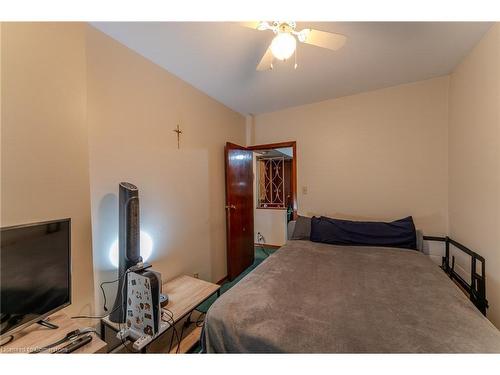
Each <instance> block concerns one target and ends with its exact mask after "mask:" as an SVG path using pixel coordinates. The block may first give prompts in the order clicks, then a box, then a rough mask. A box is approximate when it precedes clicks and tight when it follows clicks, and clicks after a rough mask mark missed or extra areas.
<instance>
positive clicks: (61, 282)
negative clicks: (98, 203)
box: [0, 219, 71, 336]
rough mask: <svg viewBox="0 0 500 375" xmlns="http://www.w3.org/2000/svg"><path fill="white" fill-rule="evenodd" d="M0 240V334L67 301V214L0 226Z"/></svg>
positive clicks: (33, 320)
mask: <svg viewBox="0 0 500 375" xmlns="http://www.w3.org/2000/svg"><path fill="white" fill-rule="evenodd" d="M0 243H1V245H0V272H1V274H0V294H1V298H0V335H1V336H4V335H11V334H13V333H14V332H16V331H19V330H21V329H23V328H25V327H26V326H28V325H30V324H33V323H36V322H41V321H43V319H44V318H46V317H47V316H49V315H50V314H52V313H54V312H56V311H57V310H60V309H62V308H63V307H66V306H68V305H69V304H70V303H71V219H63V220H54V221H47V222H43V223H35V224H27V225H18V226H13V227H6V228H2V229H1V233H0Z"/></svg>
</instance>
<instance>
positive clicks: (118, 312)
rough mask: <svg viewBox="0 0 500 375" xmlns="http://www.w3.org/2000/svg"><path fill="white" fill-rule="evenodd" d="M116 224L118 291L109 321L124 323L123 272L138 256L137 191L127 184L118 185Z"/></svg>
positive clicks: (125, 299)
mask: <svg viewBox="0 0 500 375" xmlns="http://www.w3.org/2000/svg"><path fill="white" fill-rule="evenodd" d="M119 199H120V201H119V203H118V204H119V218H118V220H119V223H118V249H119V250H118V278H119V279H120V280H119V282H118V290H117V294H116V300H115V304H114V306H113V309H112V310H111V311H112V312H111V314H110V316H109V319H110V320H111V321H112V322H115V323H124V322H125V315H126V311H127V288H126V286H127V277H126V276H125V272H126V271H127V270H128V269H129V268H130V267H132V266H135V265H136V264H137V263H138V262H140V261H142V259H141V256H140V230H139V190H138V189H137V187H136V186H135V185H133V184H131V183H128V182H121V183H120V197H119ZM124 283H125V285H123V284H124Z"/></svg>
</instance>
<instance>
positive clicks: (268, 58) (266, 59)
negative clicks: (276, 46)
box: [257, 46, 273, 72]
mask: <svg viewBox="0 0 500 375" xmlns="http://www.w3.org/2000/svg"><path fill="white" fill-rule="evenodd" d="M272 68H273V53H272V52H271V46H269V47H267V50H266V53H264V56H262V59H261V60H260V63H259V65H257V71H259V72H262V71H264V70H269V69H272Z"/></svg>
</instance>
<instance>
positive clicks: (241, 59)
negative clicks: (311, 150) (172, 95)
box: [92, 22, 492, 114]
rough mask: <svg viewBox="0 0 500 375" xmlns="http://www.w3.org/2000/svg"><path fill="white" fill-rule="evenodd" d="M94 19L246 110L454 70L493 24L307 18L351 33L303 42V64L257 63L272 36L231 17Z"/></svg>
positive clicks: (182, 75) (260, 110) (140, 50)
mask: <svg viewBox="0 0 500 375" xmlns="http://www.w3.org/2000/svg"><path fill="white" fill-rule="evenodd" d="M92 25H93V26H94V27H96V28H98V29H99V30H101V31H103V32H104V33H106V34H108V35H109V36H111V37H112V38H114V39H116V40H118V41H119V42H121V43H123V44H124V45H126V46H127V47H129V48H131V49H132V50H134V51H136V52H138V53H140V54H141V55H143V56H145V57H146V58H148V59H149V60H151V61H153V62H154V63H156V64H158V65H160V66H161V67H163V68H165V69H166V70H168V71H169V72H171V73H172V74H174V75H176V76H178V77H180V78H181V79H183V80H184V81H187V82H189V83H190V84H191V85H193V86H194V87H196V88H198V89H199V90H201V91H203V92H205V93H206V94H208V95H209V96H211V97H213V98H215V99H216V100H218V101H220V102H222V103H224V104H225V105H227V106H228V107H230V108H232V109H234V110H236V111H238V112H240V113H242V114H258V113H263V112H271V111H276V110H279V109H283V108H286V107H291V106H296V105H301V104H307V103H312V102H317V101H321V100H325V99H330V98H335V97H340V96H346V95H351V94H354V93H359V92H363V91H369V90H374V89H378V88H382V87H388V86H393V85H397V84H402V83H407V82H414V81H419V80H423V79H428V78H432V77H437V76H440V75H444V74H448V73H450V72H451V71H452V70H453V68H454V67H455V66H456V65H457V64H458V63H459V62H460V61H461V59H462V58H463V57H464V56H465V55H466V54H467V53H468V52H469V51H470V50H471V49H472V48H473V46H474V45H475V44H476V43H477V42H478V41H479V39H480V38H481V36H482V35H483V34H484V33H485V32H486V31H487V30H488V29H489V27H490V26H491V25H492V24H491V23H474V22H428V23H427V22H397V23H394V22H326V23H325V22H322V23H314V22H306V23H301V22H299V23H298V24H297V28H298V29H302V28H304V27H312V28H316V29H319V30H324V31H332V32H337V33H341V34H344V35H346V36H347V37H348V40H347V43H346V45H345V46H344V47H343V48H342V49H340V50H338V51H335V52H334V51H330V50H326V49H322V48H318V47H314V46H310V45H306V44H302V43H300V44H299V45H298V50H297V57H298V64H299V67H298V69H297V70H294V69H293V62H291V61H289V62H286V63H282V62H277V63H275V64H274V65H275V69H274V70H273V71H265V72H257V71H256V70H255V67H256V66H257V64H258V63H259V61H260V59H261V57H262V55H263V54H264V52H265V51H266V49H267V47H268V45H269V43H270V41H271V39H272V37H273V34H272V32H271V31H256V30H252V29H247V28H244V27H242V26H240V25H239V24H238V23H227V22H226V23H225V22H99V23H92Z"/></svg>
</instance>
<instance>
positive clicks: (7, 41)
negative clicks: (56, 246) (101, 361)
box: [1, 23, 94, 313]
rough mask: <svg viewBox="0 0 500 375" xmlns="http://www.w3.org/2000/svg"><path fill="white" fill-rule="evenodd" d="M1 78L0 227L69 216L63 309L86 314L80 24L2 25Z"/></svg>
mask: <svg viewBox="0 0 500 375" xmlns="http://www.w3.org/2000/svg"><path fill="white" fill-rule="evenodd" d="M1 76H2V78H1V79H2V87H1V90H2V103H1V104H2V129H1V131H2V140H1V147H2V150H1V154H2V171H1V172H2V173H1V177H2V178H1V187H2V195H1V201H2V210H1V225H2V226H8V225H15V224H24V223H30V222H36V221H43V220H51V219H60V218H66V217H71V219H72V233H71V234H72V235H71V240H72V276H73V304H72V305H71V306H70V307H69V308H68V310H69V312H70V313H89V312H91V311H92V302H93V287H94V286H93V275H92V250H91V226H90V190H89V168H88V167H89V164H88V134H87V126H86V108H85V106H86V91H87V88H86V71H85V25H84V24H79V23H70V24H65V23H59V24H55V23H48V24H41V23H32V24H30V23H3V24H2V70H1ZM20 267H21V268H22V265H20Z"/></svg>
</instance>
